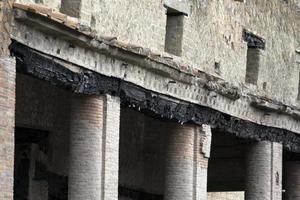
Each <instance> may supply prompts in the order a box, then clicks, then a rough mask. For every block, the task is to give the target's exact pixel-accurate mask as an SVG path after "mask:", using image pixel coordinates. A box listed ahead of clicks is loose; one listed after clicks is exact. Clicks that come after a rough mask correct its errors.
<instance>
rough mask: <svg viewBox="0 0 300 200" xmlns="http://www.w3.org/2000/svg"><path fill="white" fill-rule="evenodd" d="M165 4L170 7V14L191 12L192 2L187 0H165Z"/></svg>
mask: <svg viewBox="0 0 300 200" xmlns="http://www.w3.org/2000/svg"><path fill="white" fill-rule="evenodd" d="M164 6H165V7H166V8H167V9H169V10H168V13H170V14H180V13H181V14H183V15H186V16H188V15H189V14H190V4H189V1H187V0H165V3H164Z"/></svg>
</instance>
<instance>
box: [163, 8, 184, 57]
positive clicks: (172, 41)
mask: <svg viewBox="0 0 300 200" xmlns="http://www.w3.org/2000/svg"><path fill="white" fill-rule="evenodd" d="M183 26H184V14H183V13H181V12H177V11H176V10H173V9H171V8H168V9H167V26H166V39H165V51H166V52H168V53H170V54H173V55H176V56H181V55H182V38H183Z"/></svg>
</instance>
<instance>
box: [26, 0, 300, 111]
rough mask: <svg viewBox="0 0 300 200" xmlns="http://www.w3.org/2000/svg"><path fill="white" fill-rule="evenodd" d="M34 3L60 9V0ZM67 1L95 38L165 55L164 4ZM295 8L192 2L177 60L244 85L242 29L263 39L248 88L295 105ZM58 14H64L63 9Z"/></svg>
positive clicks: (229, 0)
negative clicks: (253, 79)
mask: <svg viewBox="0 0 300 200" xmlns="http://www.w3.org/2000/svg"><path fill="white" fill-rule="evenodd" d="M20 1H33V0H20ZM35 1H36V2H37V1H38V2H42V3H44V4H46V5H49V6H51V7H60V2H59V1H47V0H44V1H42V0H35ZM68 1H70V4H68V5H69V6H67V9H70V10H72V9H73V8H80V9H81V10H80V12H78V17H79V18H81V19H82V20H83V21H84V22H86V23H88V24H90V25H91V27H92V28H93V29H94V30H96V31H97V34H98V35H103V36H113V37H117V38H118V39H119V40H121V41H124V42H129V43H132V44H135V45H138V46H143V47H146V48H151V49H154V50H159V51H164V45H165V33H166V14H165V12H166V9H165V8H164V6H163V4H164V1H163V0H145V1H138V0H130V1H124V0H102V1H96V0H88V1H87V0H86V1H80V0H78V1H73V0H64V2H68ZM49 2H51V3H49ZM78 4H80V5H78ZM297 4H298V5H299V2H298V1H296V0H293V1H289V2H288V3H286V2H285V1H281V0H274V1H268V0H262V1H259V0H255V1H245V2H241V1H234V0H222V1H218V0H212V1H207V0H204V1H196V0H192V1H190V8H191V9H190V10H191V12H190V14H189V16H188V17H185V20H184V26H183V28H184V30H183V41H182V48H183V50H182V57H183V58H184V59H185V60H186V61H187V62H189V63H190V64H192V65H194V66H195V67H196V68H198V69H200V70H203V71H206V72H208V73H211V74H215V75H219V76H221V77H222V78H224V79H225V80H227V81H229V82H232V83H235V84H237V85H238V84H244V82H245V74H246V63H247V60H246V58H247V44H246V43H245V42H244V41H243V39H242V33H243V29H247V30H249V31H251V32H253V33H255V34H257V35H258V36H261V37H263V38H264V39H265V40H266V49H265V50H264V51H263V52H262V55H261V63H260V69H259V75H258V83H257V86H253V85H248V86H249V87H250V88H254V89H258V90H259V91H260V93H261V95H267V96H269V97H274V98H275V99H277V100H280V101H283V102H285V103H293V104H297V105H299V102H298V100H297V95H298V81H299V69H298V68H299V64H297V63H296V53H295V50H296V49H297V48H299V46H300V37H299V34H298V33H299V32H300V15H299V7H297ZM72 5H73V6H72ZM62 11H64V12H66V13H68V12H67V11H65V9H63V10H62ZM216 64H217V65H218V68H219V69H217V70H216V69H215V65H216ZM264 86H265V87H264Z"/></svg>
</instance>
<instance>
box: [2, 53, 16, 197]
mask: <svg viewBox="0 0 300 200" xmlns="http://www.w3.org/2000/svg"><path fill="white" fill-rule="evenodd" d="M15 80H16V64H15V60H14V59H13V58H11V57H0V146H1V147H0V199H3V200H12V199H13V180H14V144H15V142H14V127H15V85H16V83H15Z"/></svg>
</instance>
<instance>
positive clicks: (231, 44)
mask: <svg viewBox="0 0 300 200" xmlns="http://www.w3.org/2000/svg"><path fill="white" fill-rule="evenodd" d="M296 2H297V1H289V3H285V2H284V1H279V0H276V1H266V0H264V1H245V2H244V3H241V2H237V1H232V0H225V1H191V3H192V11H191V15H190V16H189V17H188V18H187V19H186V24H185V29H184V40H183V57H185V58H186V59H188V60H191V61H192V62H194V63H197V66H198V67H199V69H202V70H204V71H206V72H210V73H214V72H215V69H214V63H215V62H218V63H220V72H221V76H222V77H223V78H224V79H226V80H228V81H231V82H236V83H243V82H244V81H245V74H246V54H247V44H246V43H245V42H244V41H243V40H242V34H243V29H244V28H245V29H247V30H250V31H251V32H254V33H256V34H257V35H259V36H261V37H263V38H264V39H265V40H266V50H265V51H264V52H263V54H262V60H261V64H262V67H261V70H260V71H259V77H258V86H257V88H258V89H259V90H261V91H262V89H263V83H264V82H266V83H267V87H266V94H267V95H268V96H272V97H274V98H276V99H280V100H283V101H285V102H296V98H297V84H298V73H299V72H298V68H299V67H298V66H297V64H296V62H295V48H296V47H297V46H299V43H300V37H299V34H297V33H299V28H300V26H299V23H300V20H299V13H298V12H299V11H298V12H297V11H296V5H295V3H296ZM271 16H272V17H271ZM266 27H268V28H266ZM278 41H284V42H278ZM199 47H201V48H199ZM232 69H234V70H232ZM270 74H272V76H270ZM296 103H297V102H296Z"/></svg>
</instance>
